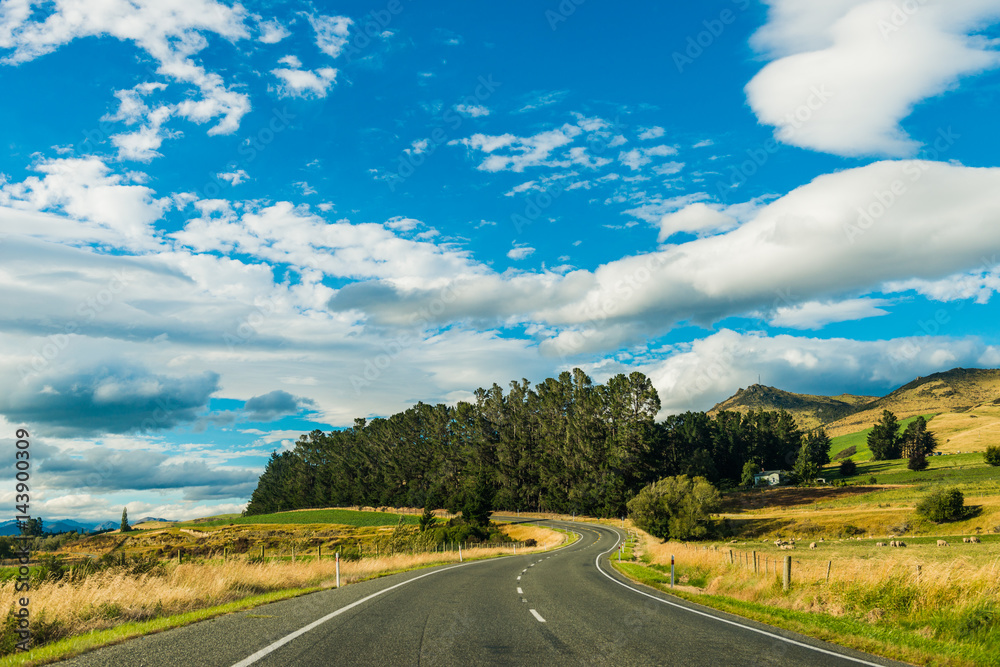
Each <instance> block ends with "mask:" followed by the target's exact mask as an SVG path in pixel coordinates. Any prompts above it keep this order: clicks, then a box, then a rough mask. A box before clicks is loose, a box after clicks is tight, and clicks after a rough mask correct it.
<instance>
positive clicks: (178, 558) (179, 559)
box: [177, 547, 183, 565]
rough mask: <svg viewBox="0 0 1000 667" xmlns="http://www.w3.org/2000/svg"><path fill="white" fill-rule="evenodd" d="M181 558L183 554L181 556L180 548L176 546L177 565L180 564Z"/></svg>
mask: <svg viewBox="0 0 1000 667" xmlns="http://www.w3.org/2000/svg"><path fill="white" fill-rule="evenodd" d="M182 558H183V556H181V550H180V547H178V548H177V564H178V565H180V564H181V562H182Z"/></svg>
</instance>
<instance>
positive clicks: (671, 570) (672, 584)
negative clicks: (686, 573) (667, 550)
mask: <svg viewBox="0 0 1000 667" xmlns="http://www.w3.org/2000/svg"><path fill="white" fill-rule="evenodd" d="M670 587H671V588H673V587H674V555H673V554H670Z"/></svg>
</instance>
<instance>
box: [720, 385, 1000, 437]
mask: <svg viewBox="0 0 1000 667" xmlns="http://www.w3.org/2000/svg"><path fill="white" fill-rule="evenodd" d="M984 404H993V405H1000V369H996V368H953V369H951V370H949V371H943V372H940V373H934V374H932V375H928V376H926V377H918V378H916V379H914V380H912V381H910V382H908V383H906V384H904V385H903V386H901V387H899V388H898V389H896V390H894V391H892V392H890V393H889V394H886V395H885V396H882V397H877V396H855V395H852V394H841V395H838V396H817V395H813V394H795V393H792V392H788V391H784V390H782V389H778V388H776V387H768V386H765V385H760V384H754V385H750V386H749V387H747V388H746V389H742V388H741V389H739V390H738V391H737V392H736V393H735V394H733V395H732V396H731V397H729V398H728V399H726V400H725V401H722V402H721V403H718V404H717V405H715V406H714V407H713V408H712V409H711V410H709V414H710V415H713V416H714V415H716V414H718V413H719V412H722V411H723V410H732V411H737V412H749V411H750V410H785V411H787V412H789V413H790V414H791V415H792V416H793V417H794V418H795V421H796V423H798V425H799V427H800V428H802V429H804V430H809V429H813V428H816V427H818V426H823V427H824V428H825V429H826V431H827V434H828V435H830V436H831V437H832V436H837V435H842V434H846V433H853V432H855V431H858V430H861V429H865V428H868V427H870V426H871V425H872V424H874V423H875V421H877V420H878V418H879V417H880V416H881V415H882V411H883V410H891V411H892V412H893V413H895V414H896V416H897V417H899V418H900V419H905V418H906V417H912V416H914V415H921V414H923V415H926V414H936V413H942V412H962V411H966V410H970V409H972V408H974V407H976V406H978V405H984Z"/></svg>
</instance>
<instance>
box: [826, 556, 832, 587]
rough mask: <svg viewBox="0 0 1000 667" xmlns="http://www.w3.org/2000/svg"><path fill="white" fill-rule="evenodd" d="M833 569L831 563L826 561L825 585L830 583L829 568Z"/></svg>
mask: <svg viewBox="0 0 1000 667" xmlns="http://www.w3.org/2000/svg"><path fill="white" fill-rule="evenodd" d="M831 567H833V561H832V560H831V561H827V563H826V583H830V568H831Z"/></svg>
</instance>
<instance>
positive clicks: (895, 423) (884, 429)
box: [868, 410, 902, 461]
mask: <svg viewBox="0 0 1000 667" xmlns="http://www.w3.org/2000/svg"><path fill="white" fill-rule="evenodd" d="M899 445H900V437H899V420H897V419H896V415H894V414H892V413H891V412H889V411H888V410H883V411H882V419H880V420H879V421H878V422H877V423H876V424H875V426H873V427H872V431H871V433H869V434H868V449H870V450H871V452H872V461H885V460H888V459H898V458H900V456H901V455H902V452H901V450H900V447H899Z"/></svg>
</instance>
